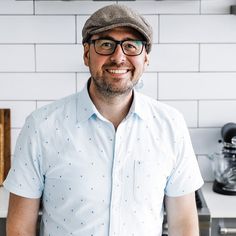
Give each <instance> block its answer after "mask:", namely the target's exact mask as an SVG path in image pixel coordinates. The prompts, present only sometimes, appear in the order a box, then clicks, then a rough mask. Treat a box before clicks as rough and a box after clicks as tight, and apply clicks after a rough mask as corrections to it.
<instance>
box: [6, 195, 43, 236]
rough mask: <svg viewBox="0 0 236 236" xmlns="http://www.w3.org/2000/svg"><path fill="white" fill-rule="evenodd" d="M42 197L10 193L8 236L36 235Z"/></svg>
mask: <svg viewBox="0 0 236 236" xmlns="http://www.w3.org/2000/svg"><path fill="white" fill-rule="evenodd" d="M39 204H40V199H30V198H24V197H20V196H17V195H15V194H12V193H11V194H10V200H9V208H8V215H7V227H6V231H7V236H35V235H36V227H37V219H38V211H39Z"/></svg>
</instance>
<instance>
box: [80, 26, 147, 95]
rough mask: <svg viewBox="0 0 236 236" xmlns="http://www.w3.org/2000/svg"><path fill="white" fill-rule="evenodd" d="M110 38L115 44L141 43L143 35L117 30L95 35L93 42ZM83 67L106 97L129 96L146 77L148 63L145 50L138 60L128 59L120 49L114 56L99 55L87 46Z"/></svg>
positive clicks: (128, 29)
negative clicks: (142, 78) (144, 74)
mask: <svg viewBox="0 0 236 236" xmlns="http://www.w3.org/2000/svg"><path fill="white" fill-rule="evenodd" d="M99 38H109V39H113V40H118V41H122V40H127V39H134V40H142V38H141V35H140V34H139V33H138V32H137V31H135V30H133V29H131V28H127V27H118V28H114V29H112V30H109V31H106V32H103V33H101V34H96V35H93V36H92V38H91V39H92V40H93V39H99ZM84 63H85V65H86V66H88V67H89V70H90V73H91V78H92V79H91V87H90V88H94V89H96V91H97V92H99V93H101V94H103V95H105V96H116V95H121V94H128V93H129V92H130V91H131V90H132V88H133V87H134V85H136V84H137V82H138V80H139V78H140V77H141V75H142V74H143V72H144V70H145V67H146V65H147V63H148V55H147V52H146V50H145V46H144V48H143V51H142V53H141V54H140V55H138V56H127V55H125V54H124V53H123V51H122V48H121V45H117V47H116V49H115V51H114V53H113V54H111V55H99V54H97V53H96V52H95V48H94V45H93V44H88V43H85V44H84Z"/></svg>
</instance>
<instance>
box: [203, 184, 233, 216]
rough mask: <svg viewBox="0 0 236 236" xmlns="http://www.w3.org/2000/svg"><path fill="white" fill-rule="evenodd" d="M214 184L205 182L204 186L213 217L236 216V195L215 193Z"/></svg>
mask: <svg viewBox="0 0 236 236" xmlns="http://www.w3.org/2000/svg"><path fill="white" fill-rule="evenodd" d="M212 185H213V183H205V184H204V186H203V187H202V194H203V196H204V198H205V201H206V204H207V206H208V208H209V211H210V214H211V218H236V196H229V195H223V194H219V193H215V192H213V190H212Z"/></svg>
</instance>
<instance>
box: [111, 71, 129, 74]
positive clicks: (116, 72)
mask: <svg viewBox="0 0 236 236" xmlns="http://www.w3.org/2000/svg"><path fill="white" fill-rule="evenodd" d="M108 71H109V72H110V73H112V74H124V73H126V72H127V70H108Z"/></svg>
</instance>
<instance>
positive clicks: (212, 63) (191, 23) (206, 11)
mask: <svg viewBox="0 0 236 236" xmlns="http://www.w3.org/2000/svg"><path fill="white" fill-rule="evenodd" d="M111 3H115V4H125V5H127V6H130V7H131V8H133V9H134V10H137V11H139V12H140V13H141V14H143V15H144V16H145V17H146V18H147V20H148V21H149V22H150V23H151V24H152V26H153V29H154V45H153V49H152V52H151V53H150V65H149V67H148V68H147V71H146V72H145V73H144V75H143V77H142V78H141V81H140V84H139V89H140V91H141V92H143V93H145V94H147V95H149V96H151V97H153V98H155V99H158V100H161V101H163V102H165V103H167V104H170V105H172V106H174V107H176V108H177V109H178V110H180V111H181V112H182V113H183V114H184V116H185V119H186V122H187V125H188V127H189V131H190V135H191V138H192V142H193V147H194V150H195V153H196V155H197V157H198V160H199V164H200V167H201V171H202V174H203V176H204V179H205V180H206V181H210V180H212V179H213V175H212V173H211V171H210V163H209V161H208V159H207V158H206V156H207V154H210V153H212V152H214V151H216V150H218V149H219V144H218V140H219V139H220V138H221V137H220V129H221V127H222V126H223V125H224V124H225V123H227V122H236V30H235V27H236V15H230V13H229V12H230V5H236V0H185V1H181V0H172V1H169V0H164V1H145V0H143V1H142V0H137V1H100V2H99V1H96V2H94V1H89V0H88V1H86V0H83V1H82V0H81V1H55V0H54V1H47V0H44V1H31V0H26V1H24V0H23V1H15V0H5V1H0V32H1V36H0V107H1V108H11V110H12V153H13V150H14V147H15V142H16V138H17V136H18V134H19V132H20V129H21V127H22V125H23V124H24V120H25V117H26V116H27V115H28V114H29V113H31V112H32V111H33V110H35V109H36V108H38V107H40V106H43V105H45V104H47V103H49V102H51V101H54V100H56V99H59V98H61V97H65V96H67V95H69V94H72V93H75V92H77V91H80V90H81V88H82V87H83V86H84V84H85V82H86V80H87V78H88V77H89V73H88V69H87V68H86V67H85V66H84V64H83V47H82V44H81V40H82V37H81V30H82V27H83V24H84V22H85V21H86V19H87V17H88V16H89V15H90V14H91V13H93V12H94V11H95V10H96V9H98V8H100V7H102V6H105V5H109V4H111Z"/></svg>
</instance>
